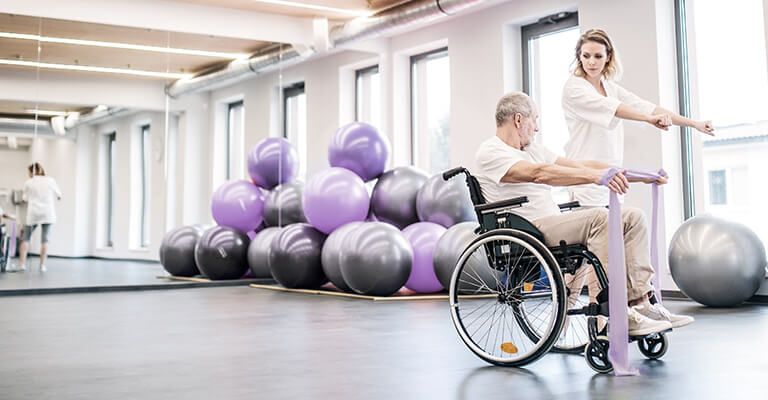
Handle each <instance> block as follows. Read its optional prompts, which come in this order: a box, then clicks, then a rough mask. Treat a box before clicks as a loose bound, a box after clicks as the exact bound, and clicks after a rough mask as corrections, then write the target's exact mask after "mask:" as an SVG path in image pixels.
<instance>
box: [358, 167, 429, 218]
mask: <svg viewBox="0 0 768 400" xmlns="http://www.w3.org/2000/svg"><path fill="white" fill-rule="evenodd" d="M427 179H429V176H428V175H427V174H426V173H425V172H423V171H422V170H420V169H418V168H416V167H397V168H395V169H391V170H389V171H387V172H385V173H384V174H382V175H381V176H380V177H379V180H378V181H377V182H376V186H374V187H373V192H372V194H371V208H372V209H373V215H375V217H376V219H378V220H379V221H381V222H387V223H390V224H392V225H394V226H396V227H397V228H398V229H403V228H405V227H406V226H408V225H410V224H413V223H415V222H419V215H418V213H417V212H416V196H417V195H418V193H419V189H421V187H422V186H423V185H424V183H425V182H426V181H427Z"/></svg>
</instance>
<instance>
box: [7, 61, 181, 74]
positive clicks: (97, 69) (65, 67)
mask: <svg viewBox="0 0 768 400" xmlns="http://www.w3.org/2000/svg"><path fill="white" fill-rule="evenodd" d="M0 65H19V66H22V67H38V68H46V69H61V70H68V71H85V72H103V73H108V74H123V75H136V76H146V77H150V78H171V79H184V78H189V77H191V76H192V74H179V73H174V72H155V71H142V70H138V69H125V68H109V67H89V66H86V65H70V64H53V63H42V62H34V61H21V60H3V59H0Z"/></svg>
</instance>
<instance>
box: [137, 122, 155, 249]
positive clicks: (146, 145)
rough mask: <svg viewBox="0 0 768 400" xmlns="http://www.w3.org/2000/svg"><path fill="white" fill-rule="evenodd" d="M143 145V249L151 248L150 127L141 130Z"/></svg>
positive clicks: (141, 227)
mask: <svg viewBox="0 0 768 400" xmlns="http://www.w3.org/2000/svg"><path fill="white" fill-rule="evenodd" d="M139 139H140V140H139V142H140V143H141V145H140V149H139V154H140V166H139V168H140V169H141V172H140V173H141V216H140V219H139V220H140V223H139V244H140V246H141V247H142V248H145V247H149V194H150V192H151V191H152V190H151V188H150V182H151V181H150V177H149V168H150V161H151V159H152V146H151V145H150V137H149V125H142V126H141V129H140V138H139Z"/></svg>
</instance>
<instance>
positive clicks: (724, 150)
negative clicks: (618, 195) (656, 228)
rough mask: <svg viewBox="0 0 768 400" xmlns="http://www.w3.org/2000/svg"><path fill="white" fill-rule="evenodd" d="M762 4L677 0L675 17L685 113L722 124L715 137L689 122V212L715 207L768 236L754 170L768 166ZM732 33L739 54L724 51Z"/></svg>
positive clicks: (758, 178)
mask: <svg viewBox="0 0 768 400" xmlns="http://www.w3.org/2000/svg"><path fill="white" fill-rule="evenodd" d="M764 4H765V3H764V1H763V0H743V1H739V2H733V3H727V4H726V3H724V2H717V1H706V0H676V2H675V14H676V15H675V17H676V21H677V35H678V41H677V42H678V48H677V51H678V60H681V62H680V65H679V66H678V75H679V78H678V82H679V88H678V89H679V94H680V109H681V113H683V114H684V115H691V116H692V117H693V118H694V119H697V120H699V119H703V120H712V121H713V123H714V125H715V129H716V131H715V136H714V137H710V136H707V135H703V134H701V133H699V132H697V131H696V130H691V129H688V128H685V129H684V130H683V145H682V149H683V154H682V156H683V179H684V185H683V186H684V202H685V203H684V206H685V207H684V208H685V217H686V218H689V217H691V216H693V215H695V214H697V213H710V214H713V215H716V216H719V217H722V218H725V219H728V220H731V221H735V222H740V223H743V224H745V225H747V226H749V227H750V228H751V229H753V230H754V231H755V233H757V234H758V236H760V237H761V238H762V239H763V241H768V209H766V208H765V207H762V206H761V204H760V203H759V202H757V201H752V200H751V199H761V198H765V197H766V195H768V193H767V192H766V191H765V189H763V186H764V185H762V184H761V181H762V177H761V176H760V175H759V174H757V173H755V172H756V171H766V170H768V159H766V157H765V154H767V153H768V108H766V107H765V105H766V104H768V66H767V62H766V39H765V38H766V27H765V25H766V24H765V20H764V16H765V14H764V13H765V10H764ZM734 38H739V39H738V40H737V41H738V43H739V46H738V51H737V54H735V55H733V56H724V54H725V53H727V52H728V51H731V50H733V49H734V47H733V46H734V40H735V39H734ZM729 49H730V50H729ZM724 52H725V53H724ZM724 76H727V77H728V78H727V79H723V77H724ZM694 156H696V157H694ZM694 159H696V160H697V164H696V165H697V166H696V167H695V168H694ZM699 159H700V160H701V161H700V164H698V160H699Z"/></svg>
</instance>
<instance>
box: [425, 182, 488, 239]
mask: <svg viewBox="0 0 768 400" xmlns="http://www.w3.org/2000/svg"><path fill="white" fill-rule="evenodd" d="M416 211H417V212H418V214H419V219H420V220H421V221H427V222H434V223H436V224H440V225H442V226H444V227H446V228H450V227H451V226H453V225H456V224H458V223H459V222H467V221H475V222H476V221H477V216H476V215H475V208H474V206H473V205H472V200H471V199H470V198H469V188H467V184H466V182H465V180H464V179H462V178H454V179H450V180H448V181H446V180H444V179H443V174H437V175H434V176H432V177H431V178H429V180H427V182H426V183H425V184H424V186H422V187H421V189H420V190H419V194H418V196H417V197H416Z"/></svg>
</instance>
